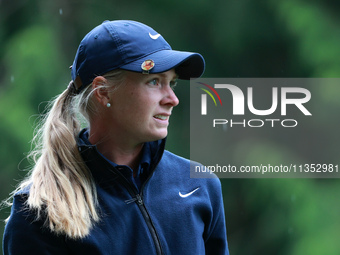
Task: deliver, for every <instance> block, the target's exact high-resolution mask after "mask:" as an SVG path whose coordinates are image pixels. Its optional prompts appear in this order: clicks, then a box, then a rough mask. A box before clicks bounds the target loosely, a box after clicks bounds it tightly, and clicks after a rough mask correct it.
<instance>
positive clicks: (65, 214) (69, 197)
mask: <svg viewBox="0 0 340 255" xmlns="http://www.w3.org/2000/svg"><path fill="white" fill-rule="evenodd" d="M89 87H91V86H89ZM74 98H75V91H74V88H73V86H69V87H68V89H66V90H65V91H64V92H63V93H62V94H60V95H59V96H58V97H57V98H56V99H55V100H54V101H53V102H52V107H51V109H50V111H49V113H48V114H47V115H46V118H45V119H44V120H43V124H42V125H41V127H40V129H39V130H38V132H37V133H36V135H35V137H34V139H33V141H34V142H35V144H36V148H35V149H34V150H33V151H32V152H31V153H30V156H31V157H32V158H33V159H34V163H35V166H34V168H33V169H32V171H31V172H30V175H29V176H28V177H27V178H26V180H24V181H23V182H22V183H21V185H20V187H19V189H23V188H25V187H27V186H30V191H29V197H28V200H27V205H28V207H29V208H30V209H34V210H35V211H36V212H37V217H38V218H40V217H46V221H45V222H46V225H47V227H49V229H50V230H51V231H52V232H54V233H56V234H66V235H67V236H68V237H70V238H82V237H85V236H86V235H88V234H89V231H90V229H91V227H92V225H93V222H96V221H98V220H99V216H98V212H97V197H96V190H95V186H94V181H93V180H92V177H91V174H90V171H89V169H88V168H87V167H86V165H85V163H84V162H83V160H82V158H81V155H80V153H79V151H78V147H77V143H76V137H77V135H78V133H79V131H80V124H79V121H78V120H77V117H76V114H75V111H74V110H73V101H74Z"/></svg>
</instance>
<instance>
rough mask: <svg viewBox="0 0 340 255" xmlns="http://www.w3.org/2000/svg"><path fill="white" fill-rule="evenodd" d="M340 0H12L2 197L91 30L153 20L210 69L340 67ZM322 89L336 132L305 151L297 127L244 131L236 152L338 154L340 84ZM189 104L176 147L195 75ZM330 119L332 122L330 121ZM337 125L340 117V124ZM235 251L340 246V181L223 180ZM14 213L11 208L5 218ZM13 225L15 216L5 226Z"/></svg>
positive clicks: (277, 157)
mask: <svg viewBox="0 0 340 255" xmlns="http://www.w3.org/2000/svg"><path fill="white" fill-rule="evenodd" d="M339 11H340V3H338V2H336V1H332V0H327V1H321V0H313V1H307V0H294V1H293V0H276V1H274V0H267V1H251V0H229V1H221V0H210V1H208V0H198V1H193V0H188V1H178V0H173V1H168V0H166V1H162V2H160V1H155V0H150V1H144V2H143V1H136V0H132V1H128V2H127V1H125V2H124V1H90V0H84V1H81V2H80V1H74V0H69V1H67V0H61V1H52V0H44V1H43V0H31V1H28V0H15V1H10V0H0V120H1V121H0V132H1V134H2V136H1V140H0V141H1V146H0V152H1V153H0V163H1V169H0V187H1V188H0V198H1V199H5V198H6V197H8V194H9V193H10V192H11V191H12V190H13V188H14V185H16V183H17V181H18V180H20V179H21V178H22V177H23V176H24V175H25V174H26V170H25V169H27V168H28V162H27V161H26V160H24V158H25V154H26V153H27V152H28V151H29V150H30V144H29V141H30V140H31V139H32V134H33V130H34V127H35V124H36V120H37V118H38V114H39V113H41V112H43V110H44V107H45V105H46V102H47V101H48V100H50V99H51V98H52V97H54V96H55V95H56V94H58V93H60V92H61V91H62V90H63V89H64V88H65V87H66V86H67V84H68V81H69V79H70V75H69V69H68V67H69V66H70V65H71V64H72V61H73V57H74V54H75V51H76V49H77V47H78V44H79V42H80V40H81V39H82V37H83V36H84V35H85V34H86V33H87V32H88V31H89V30H90V29H92V28H93V27H94V26H95V25H97V24H100V23H101V22H102V21H103V20H106V19H109V20H114V19H133V20H138V21H141V22H144V23H146V24H148V25H150V26H152V27H153V28H155V29H156V30H157V31H159V32H160V33H162V35H163V36H164V37H165V38H166V39H167V40H168V41H169V43H170V44H171V45H172V47H173V48H174V49H181V50H188V51H197V52H200V53H201V54H202V55H203V56H204V57H205V59H206V62H207V68H206V73H205V75H204V76H205V77H314V78H328V77H339V74H340V58H339V55H340V54H339V53H340V47H339V45H340V34H339V28H340V22H339V19H340V18H339V15H338V13H339ZM311 90H312V94H313V93H317V94H318V95H321V96H320V97H318V99H317V100H315V101H313V104H312V105H311V106H310V107H311V109H312V110H311V111H312V112H317V111H321V110H320V109H319V107H318V105H320V104H324V103H325V102H327V104H328V105H329V109H330V112H329V113H327V114H316V115H317V116H321V117H320V119H316V118H313V120H311V123H310V129H308V130H304V132H310V133H313V132H312V131H313V130H315V129H320V132H328V139H326V140H325V141H322V140H317V143H316V144H309V143H308V141H306V144H309V145H308V146H306V144H301V145H299V146H297V148H295V149H294V150H292V149H291V148H289V147H288V146H287V145H286V143H285V140H286V139H294V137H292V136H291V134H289V133H285V134H282V136H281V137H280V139H272V138H273V137H274V136H277V133H273V134H263V135H262V136H261V137H254V136H252V133H249V134H248V135H247V136H246V137H243V138H242V139H241V138H240V137H239V136H238V135H237V133H235V134H233V137H232V138H231V139H230V140H229V142H231V146H233V149H234V151H233V153H232V155H230V157H233V158H234V159H235V160H238V161H240V162H243V163H244V164H246V163H247V162H255V161H258V162H261V159H262V158H264V157H266V158H270V160H271V162H273V164H275V163H279V164H282V163H284V162H288V161H289V160H291V159H303V160H304V161H305V162H310V161H312V160H313V155H312V154H311V153H309V146H321V147H322V148H324V153H325V154H329V157H330V158H332V159H334V160H336V159H337V158H338V146H337V144H336V143H334V142H333V141H338V139H339V134H338V130H337V128H338V126H337V125H338V124H339V123H338V122H337V121H336V122H331V123H330V121H331V119H330V118H331V117H333V118H334V116H336V115H337V113H338V112H339V110H340V109H339V108H340V102H339V100H338V95H339V94H340V93H339V92H340V91H339V90H340V87H338V86H333V87H329V89H328V90H324V89H323V88H320V87H315V88H311ZM176 93H177V95H178V97H179V99H180V104H179V106H178V107H176V108H175V110H174V113H175V114H174V115H173V117H172V120H171V125H170V132H169V137H168V144H167V148H168V149H169V150H171V151H173V152H175V153H177V154H179V155H182V156H184V157H189V155H190V154H189V101H188V100H189V96H188V95H189V83H188V82H182V86H178V87H177V88H176ZM327 123H329V125H327ZM334 123H335V124H334ZM221 181H222V185H223V192H224V203H225V211H226V221H227V231H228V241H229V246H230V251H231V254H247V255H249V254H278V255H286V254H289V255H291V254H292V255H302V254H340V242H338V240H337V239H338V235H339V230H340V220H339V217H338V215H339V211H340V208H339V207H340V203H339V198H338V195H337V194H338V193H339V192H340V185H339V180H336V179H333V180H324V179H322V180H318V179H223V180H221ZM7 216H8V210H3V211H2V212H1V214H0V218H1V219H4V218H6V217H7ZM2 231H3V224H2V225H1V227H0V233H2Z"/></svg>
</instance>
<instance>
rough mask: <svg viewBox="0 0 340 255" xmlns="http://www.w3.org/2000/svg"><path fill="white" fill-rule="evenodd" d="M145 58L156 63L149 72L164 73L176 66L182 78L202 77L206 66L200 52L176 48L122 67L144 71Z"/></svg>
mask: <svg viewBox="0 0 340 255" xmlns="http://www.w3.org/2000/svg"><path fill="white" fill-rule="evenodd" d="M145 60H153V62H154V64H155V65H154V67H153V68H152V69H151V70H149V73H163V72H166V71H169V70H171V69H174V68H175V70H176V73H177V75H178V78H179V79H182V80H190V78H198V77H200V76H201V75H202V74H203V72H204V68H205V62H204V58H203V57H202V56H201V55H200V54H198V53H193V52H185V51H176V50H161V51H157V52H155V53H152V54H149V55H147V56H144V57H143V58H141V59H138V60H135V61H133V62H131V63H128V64H125V65H123V66H121V67H120V68H121V69H125V70H129V71H133V72H143V70H142V63H143V62H144V61H145Z"/></svg>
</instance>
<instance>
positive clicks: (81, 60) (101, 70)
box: [71, 20, 205, 92]
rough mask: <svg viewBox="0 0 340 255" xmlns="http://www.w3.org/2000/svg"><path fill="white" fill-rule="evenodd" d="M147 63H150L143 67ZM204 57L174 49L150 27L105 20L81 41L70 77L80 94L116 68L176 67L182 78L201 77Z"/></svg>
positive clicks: (152, 69) (160, 69) (154, 70)
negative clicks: (97, 78)
mask: <svg viewBox="0 0 340 255" xmlns="http://www.w3.org/2000/svg"><path fill="white" fill-rule="evenodd" d="M145 64H151V65H149V66H148V67H146V68H145V67H144V65H145ZM204 67H205V62H204V58H203V57H202V56H201V55H200V54H198V53H193V52H184V51H176V50H172V49H171V47H170V45H169V44H168V43H167V42H166V41H165V39H164V38H163V37H162V35H160V34H159V33H157V32H156V31H155V30H153V29H152V28H151V27H149V26H147V25H144V24H142V23H140V22H136V21H129V20H117V21H104V22H103V23H102V24H101V25H99V26H97V27H95V28H94V29H93V30H92V31H90V32H89V33H88V34H87V35H86V36H85V37H84V39H83V40H82V41H81V43H80V45H79V47H78V50H77V53H76V56H75V59H74V62H73V65H72V67H71V76H72V80H73V81H74V84H75V87H76V89H77V91H78V92H79V91H80V90H82V89H83V88H84V87H86V86H87V85H89V84H91V82H92V80H93V79H94V78H95V77H96V76H98V75H103V74H105V73H107V72H109V71H112V70H114V69H118V68H120V69H124V70H128V71H133V72H140V73H162V72H166V71H168V70H170V69H173V68H175V70H176V73H177V75H178V78H179V79H184V80H189V79H190V78H198V77H200V76H201V75H202V74H203V72H204Z"/></svg>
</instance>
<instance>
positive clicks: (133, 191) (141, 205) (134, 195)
mask: <svg viewBox="0 0 340 255" xmlns="http://www.w3.org/2000/svg"><path fill="white" fill-rule="evenodd" d="M163 149H164V148H163ZM94 151H95V153H96V154H97V155H98V156H99V157H100V158H101V156H100V155H99V153H98V151H97V150H94ZM159 161H160V160H158V162H156V164H154V165H153V167H152V169H155V168H156V166H157V164H158V163H159ZM104 162H105V164H106V165H108V166H109V169H110V171H113V172H114V173H115V174H118V175H119V176H120V177H121V179H122V180H123V182H122V184H123V185H124V186H125V188H126V189H127V191H128V192H129V193H130V195H131V196H132V199H129V200H126V201H125V202H126V203H127V204H129V203H132V202H136V203H137V205H138V208H139V209H140V211H141V213H142V215H143V217H144V220H145V222H146V224H147V226H148V228H149V231H150V234H151V237H152V239H153V242H154V244H155V249H156V254H157V255H164V253H163V251H162V246H161V242H160V240H159V236H158V234H157V231H156V228H155V225H154V224H153V222H152V220H151V217H150V214H149V212H148V210H147V209H146V206H145V204H144V202H143V196H142V195H143V189H144V186H145V184H146V183H147V182H148V181H149V180H150V178H151V176H152V173H150V175H149V177H148V178H147V179H146V180H145V182H144V183H143V185H142V187H141V190H140V194H139V193H138V192H137V190H136V188H135V187H133V186H132V185H131V184H130V182H129V181H128V180H127V179H126V178H125V176H124V175H122V174H121V173H120V172H119V171H118V170H117V169H115V168H114V167H113V166H112V165H111V164H110V163H109V162H107V161H106V160H104Z"/></svg>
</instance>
